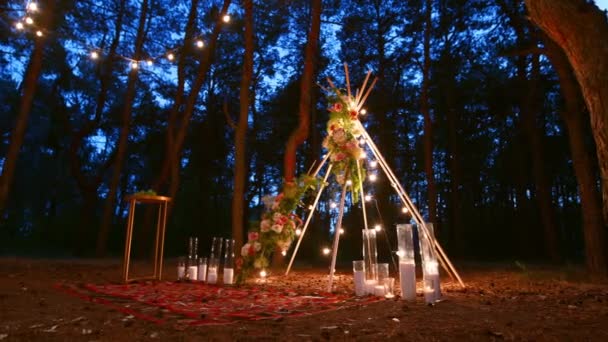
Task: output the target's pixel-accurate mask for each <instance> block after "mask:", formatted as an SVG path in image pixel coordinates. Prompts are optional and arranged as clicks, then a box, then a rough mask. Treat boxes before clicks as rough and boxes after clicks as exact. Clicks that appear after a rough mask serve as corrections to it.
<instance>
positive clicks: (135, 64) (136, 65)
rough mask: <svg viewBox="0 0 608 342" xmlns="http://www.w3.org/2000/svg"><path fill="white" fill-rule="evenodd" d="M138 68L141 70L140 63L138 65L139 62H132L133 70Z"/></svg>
mask: <svg viewBox="0 0 608 342" xmlns="http://www.w3.org/2000/svg"><path fill="white" fill-rule="evenodd" d="M137 68H139V63H137V61H133V62H131V69H137Z"/></svg>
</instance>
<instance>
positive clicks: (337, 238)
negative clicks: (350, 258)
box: [327, 172, 348, 292]
mask: <svg viewBox="0 0 608 342" xmlns="http://www.w3.org/2000/svg"><path fill="white" fill-rule="evenodd" d="M347 178H348V172H347V173H346V174H345V175H344V186H343V187H342V195H340V210H339V212H338V222H337V223H336V229H335V230H334V245H333V247H332V256H331V267H330V269H329V283H328V285H327V292H331V288H332V285H333V281H334V271H335V268H336V256H337V255H338V244H339V242H340V229H342V217H343V216H344V202H345V200H346V187H347V185H346V183H347V182H346V179H347Z"/></svg>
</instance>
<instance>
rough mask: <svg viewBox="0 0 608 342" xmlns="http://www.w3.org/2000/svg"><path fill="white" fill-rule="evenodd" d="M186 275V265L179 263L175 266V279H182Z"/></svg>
mask: <svg viewBox="0 0 608 342" xmlns="http://www.w3.org/2000/svg"><path fill="white" fill-rule="evenodd" d="M185 275H186V266H183V265H180V266H177V279H178V280H180V279H184V276H185Z"/></svg>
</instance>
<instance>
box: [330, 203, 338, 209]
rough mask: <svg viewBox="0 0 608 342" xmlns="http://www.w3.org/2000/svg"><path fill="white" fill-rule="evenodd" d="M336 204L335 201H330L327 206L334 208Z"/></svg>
mask: <svg viewBox="0 0 608 342" xmlns="http://www.w3.org/2000/svg"><path fill="white" fill-rule="evenodd" d="M337 206H338V205H337V204H336V203H334V202H330V203H329V207H330V208H332V209H336V207H337Z"/></svg>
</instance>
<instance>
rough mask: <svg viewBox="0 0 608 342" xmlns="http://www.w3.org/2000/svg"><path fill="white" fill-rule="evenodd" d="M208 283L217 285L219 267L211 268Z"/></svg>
mask: <svg viewBox="0 0 608 342" xmlns="http://www.w3.org/2000/svg"><path fill="white" fill-rule="evenodd" d="M207 283H209V284H215V283H217V267H209V269H208V273H207Z"/></svg>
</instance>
